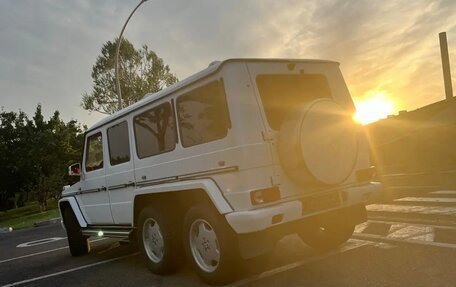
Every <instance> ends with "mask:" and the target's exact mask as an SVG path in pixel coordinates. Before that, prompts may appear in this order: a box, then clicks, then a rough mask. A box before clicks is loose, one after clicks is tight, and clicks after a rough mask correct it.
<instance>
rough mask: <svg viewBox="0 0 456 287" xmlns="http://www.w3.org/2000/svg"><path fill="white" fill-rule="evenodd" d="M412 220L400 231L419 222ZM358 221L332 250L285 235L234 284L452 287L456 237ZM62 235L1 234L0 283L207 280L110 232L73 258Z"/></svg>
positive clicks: (45, 229) (55, 227)
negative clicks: (163, 272)
mask: <svg viewBox="0 0 456 287" xmlns="http://www.w3.org/2000/svg"><path fill="white" fill-rule="evenodd" d="M411 226H412V228H410V225H407V226H406V227H403V229H402V230H408V231H407V232H416V230H417V228H418V227H419V228H418V230H421V229H422V227H423V225H419V226H418V225H411ZM424 227H426V228H424V230H430V229H429V228H433V227H429V226H424ZM360 228H361V229H362V230H358V232H360V233H358V234H357V235H356V234H355V235H354V237H353V239H350V240H349V241H348V242H347V243H346V244H345V245H343V246H341V248H339V249H338V250H336V251H334V252H331V253H315V252H314V251H312V250H311V249H310V248H308V247H306V246H305V245H304V244H303V243H302V242H301V241H300V240H299V238H298V237H297V236H288V237H286V238H284V239H283V240H281V241H280V242H279V243H278V244H277V246H276V248H275V251H274V254H273V255H272V256H271V257H270V258H269V259H268V260H265V261H262V262H259V261H250V262H246V263H245V266H244V267H242V268H244V269H245V270H246V271H245V272H244V275H243V277H242V278H241V279H240V280H238V281H237V282H235V283H233V284H232V286H335V287H336V286H337V287H341V286H426V287H428V286H456V269H455V266H456V244H453V243H452V242H448V241H447V242H446V243H436V242H434V241H432V240H429V238H430V237H429V236H421V237H422V240H420V238H421V237H419V236H418V235H417V236H415V235H413V236H414V237H413V238H415V239H413V240H403V238H402V239H401V237H400V236H399V237H398V236H396V237H394V236H393V237H392V238H386V237H385V236H383V235H384V234H383V235H382V234H380V233H381V232H380V233H379V231H381V230H382V227H381V224H380V225H379V223H378V222H377V223H375V224H373V225H365V226H364V227H363V226H361V227H360ZM390 228H391V227H390ZM420 228H421V229H420ZM376 229H377V230H376ZM396 229H397V228H396ZM366 230H367V231H368V232H369V233H368V234H366V232H367V231H366ZM449 230H450V233H451V232H453V229H452V228H451V227H450V229H449ZM372 234H377V235H372ZM378 234H380V235H378ZM450 235H451V234H450ZM65 236H66V235H65V232H64V231H63V229H62V228H61V226H60V225H59V224H52V225H48V226H42V227H36V228H31V229H26V230H19V231H14V232H11V233H1V234H0V286H16V285H20V286H81V285H84V286H135V287H139V286H206V285H204V284H203V283H201V281H199V279H198V278H197V277H196V275H194V273H193V271H192V270H191V269H190V267H189V266H184V267H183V268H182V269H181V270H180V271H178V272H177V273H175V274H173V275H168V276H157V275H154V274H152V273H150V272H149V271H148V270H147V269H146V267H145V266H144V264H143V262H142V258H141V257H140V255H138V254H137V252H136V251H134V250H132V248H130V246H129V245H128V244H120V243H119V242H118V241H116V240H113V239H105V240H97V241H95V242H92V250H91V252H90V254H89V255H87V256H83V257H78V258H73V257H71V256H70V254H69V250H68V248H67V247H66V246H67V241H66V238H65ZM363 236H364V237H363ZM365 237H366V238H365ZM408 238H410V236H409V237H408ZM40 243H41V244H40ZM455 243H456V242H455ZM34 244H37V245H34ZM18 245H19V246H24V247H18ZM240 268H241V267H240Z"/></svg>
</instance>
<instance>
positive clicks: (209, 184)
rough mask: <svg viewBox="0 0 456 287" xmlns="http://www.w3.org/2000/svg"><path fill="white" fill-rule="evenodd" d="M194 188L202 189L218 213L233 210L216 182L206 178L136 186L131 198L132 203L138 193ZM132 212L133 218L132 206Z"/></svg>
mask: <svg viewBox="0 0 456 287" xmlns="http://www.w3.org/2000/svg"><path fill="white" fill-rule="evenodd" d="M195 189H201V190H204V191H205V193H206V194H207V196H208V197H209V199H210V200H211V202H212V204H213V205H214V206H215V208H216V209H217V211H218V212H219V213H220V214H227V213H230V212H233V208H232V207H231V205H230V204H229V203H228V201H227V200H226V199H225V197H224V196H223V194H222V192H221V190H220V188H219V187H218V186H217V184H216V183H215V182H214V181H213V180H211V179H207V178H206V179H196V180H187V181H178V182H171V183H164V184H157V185H152V186H145V187H141V188H138V189H137V190H136V194H135V196H134V199H133V205H134V202H135V201H136V197H137V196H140V195H145V194H158V193H168V192H173V191H185V190H195ZM132 212H133V214H132V218H134V212H135V210H134V208H132Z"/></svg>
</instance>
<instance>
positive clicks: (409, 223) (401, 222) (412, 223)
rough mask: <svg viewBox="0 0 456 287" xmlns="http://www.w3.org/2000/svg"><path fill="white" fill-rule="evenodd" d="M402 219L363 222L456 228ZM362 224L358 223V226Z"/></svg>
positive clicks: (455, 228)
mask: <svg viewBox="0 0 456 287" xmlns="http://www.w3.org/2000/svg"><path fill="white" fill-rule="evenodd" d="M385 219H390V218H386V217H385ZM400 219H401V218H399V219H397V221H389V220H377V219H369V220H368V221H366V222H364V223H362V224H367V223H383V224H390V225H395V224H405V225H414V226H426V227H432V228H438V229H448V230H456V227H454V226H447V225H438V224H432V223H426V222H404V221H399V220H400ZM362 224H359V225H357V227H358V226H360V225H362ZM363 230H364V229H363ZM355 232H357V231H356V229H355ZM361 232H362V231H360V232H358V233H361Z"/></svg>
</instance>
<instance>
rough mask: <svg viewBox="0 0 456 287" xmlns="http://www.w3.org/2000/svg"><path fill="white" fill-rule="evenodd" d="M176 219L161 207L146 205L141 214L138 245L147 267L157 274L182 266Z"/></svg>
mask: <svg viewBox="0 0 456 287" xmlns="http://www.w3.org/2000/svg"><path fill="white" fill-rule="evenodd" d="M177 229H178V228H176V225H175V221H174V220H173V219H172V218H171V217H167V216H164V212H162V211H161V210H160V209H159V208H154V207H146V208H144V209H143V210H142V211H141V213H140V215H139V225H138V245H139V248H140V251H141V253H142V255H143V258H144V260H145V261H146V264H147V267H148V268H149V269H150V270H151V271H152V272H154V273H156V274H166V273H170V272H172V271H175V270H176V269H177V268H178V267H179V266H180V258H181V256H180V254H181V253H182V252H181V250H182V249H181V244H179V238H178V237H179V236H178V234H177Z"/></svg>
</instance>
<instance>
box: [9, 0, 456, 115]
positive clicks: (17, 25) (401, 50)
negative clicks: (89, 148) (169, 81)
mask: <svg viewBox="0 0 456 287" xmlns="http://www.w3.org/2000/svg"><path fill="white" fill-rule="evenodd" d="M136 3H137V2H134V3H133V2H131V1H121V0H113V1H89V0H79V1H33V0H24V1H13V0H6V1H1V2H0V36H1V38H2V41H0V91H1V98H0V106H5V107H6V109H8V110H17V109H19V108H21V109H23V110H24V111H26V112H27V113H28V114H31V113H33V111H34V109H35V107H36V104H37V103H38V102H40V103H42V104H43V109H44V111H45V112H46V113H47V114H49V115H51V114H52V112H53V110H56V109H58V110H60V111H61V114H62V116H63V117H64V119H70V118H76V119H78V120H80V121H81V122H84V123H88V124H92V123H93V122H94V121H95V120H97V119H99V118H100V117H101V116H94V115H92V116H88V115H87V112H86V111H84V110H82V108H81V107H80V106H79V102H80V99H81V94H82V93H83V92H84V91H90V89H91V85H92V82H91V77H90V73H91V68H92V65H93V64H94V63H95V59H96V57H97V56H98V54H99V53H100V49H101V46H102V44H103V43H104V42H106V41H108V40H112V39H113V38H114V37H116V36H117V35H118V33H119V32H120V29H121V27H122V25H123V23H124V21H125V20H126V18H127V17H128V15H129V13H130V12H131V11H132V9H133V8H134V6H135V5H136ZM453 15H456V3H455V2H454V1H452V0H449V1H424V0H418V1H367V0H366V1H361V0H360V1H342V0H323V1H317V0H313V1H298V0H286V1H272V0H263V1H253V0H250V1H249V0H246V1H245V0H234V1H209V0H195V1H183V0H179V1H166V0H156V1H155V0H154V1H148V2H146V3H145V4H143V5H142V6H141V8H140V9H139V10H138V11H137V12H136V13H135V15H134V16H133V17H132V19H131V20H130V23H129V24H128V26H127V28H126V30H125V33H124V36H125V37H126V38H128V39H129V40H130V41H132V42H133V43H134V44H135V45H136V46H141V45H143V44H147V45H148V46H149V48H150V49H152V50H154V51H155V52H157V54H158V55H159V56H161V57H162V58H163V59H164V60H165V62H166V63H168V64H169V65H170V67H171V70H172V71H173V72H175V73H176V74H177V75H178V76H179V78H181V79H182V78H184V77H187V76H189V75H191V74H193V73H195V72H198V71H199V70H201V69H203V68H205V67H207V65H208V64H209V63H210V62H212V61H214V60H223V59H226V58H232V57H289V58H324V59H332V60H337V61H339V62H340V63H341V69H342V71H343V72H344V76H345V79H346V81H347V83H348V86H349V89H350V91H351V92H352V95H353V96H354V97H355V99H360V98H363V97H366V95H368V94H370V93H372V91H375V90H384V91H385V92H387V93H388V94H389V95H390V96H391V97H394V98H395V99H396V102H397V103H398V105H399V106H398V107H397V109H398V110H399V109H412V108H417V107H419V106H422V105H424V104H428V103H431V102H434V101H437V100H440V99H443V83H442V76H441V67H440V51H439V47H438V32H441V31H447V32H448V38H449V44H450V48H451V47H453V48H452V49H450V59H456V58H455V57H456V55H455V52H454V51H455V49H454V47H455V45H456V17H454V16H453ZM453 66H454V65H453ZM455 73H456V72H455ZM453 74H454V73H453Z"/></svg>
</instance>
